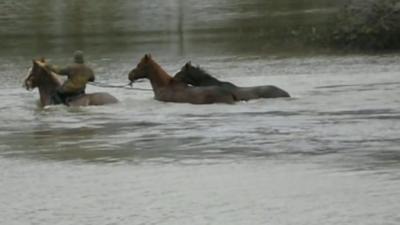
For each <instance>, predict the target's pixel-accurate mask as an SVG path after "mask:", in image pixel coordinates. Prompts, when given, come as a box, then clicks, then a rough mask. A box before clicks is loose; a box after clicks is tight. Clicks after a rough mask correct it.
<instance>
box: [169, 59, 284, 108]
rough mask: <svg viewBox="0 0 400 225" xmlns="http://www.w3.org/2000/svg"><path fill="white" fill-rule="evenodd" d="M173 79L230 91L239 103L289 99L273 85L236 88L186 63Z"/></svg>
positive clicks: (197, 85)
mask: <svg viewBox="0 0 400 225" xmlns="http://www.w3.org/2000/svg"><path fill="white" fill-rule="evenodd" d="M174 79H175V80H177V81H181V82H183V83H186V84H190V85H193V86H196V87H206V86H207V87H208V86H218V87H222V88H224V89H226V90H228V91H231V92H232V93H233V95H234V96H235V98H236V99H237V100H240V101H247V100H251V99H257V98H280V97H290V95H289V93H288V92H286V91H285V90H282V89H280V88H278V87H276V86H273V85H264V86H255V87H238V86H236V85H234V84H233V83H231V82H226V81H220V80H218V79H217V78H215V77H213V76H211V75H210V74H209V73H207V72H206V71H205V70H203V69H201V68H200V67H199V66H197V67H195V66H192V64H191V62H188V63H186V64H185V65H184V66H183V67H182V69H181V70H180V71H179V72H178V73H176V74H175V76H174Z"/></svg>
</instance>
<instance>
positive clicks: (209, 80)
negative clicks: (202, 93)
mask: <svg viewBox="0 0 400 225" xmlns="http://www.w3.org/2000/svg"><path fill="white" fill-rule="evenodd" d="M202 73H204V72H202ZM198 77H199V78H200V79H196V80H197V81H198V82H199V85H204V86H208V85H221V83H222V82H221V81H220V80H218V79H217V78H215V77H213V76H211V75H209V74H201V75H200V76H198Z"/></svg>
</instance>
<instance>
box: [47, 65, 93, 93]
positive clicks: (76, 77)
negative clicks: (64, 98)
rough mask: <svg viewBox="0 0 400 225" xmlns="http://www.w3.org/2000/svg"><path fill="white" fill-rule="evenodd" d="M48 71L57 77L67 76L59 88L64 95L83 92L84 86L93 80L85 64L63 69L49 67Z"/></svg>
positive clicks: (90, 70) (91, 71) (91, 72)
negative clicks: (57, 75)
mask: <svg viewBox="0 0 400 225" xmlns="http://www.w3.org/2000/svg"><path fill="white" fill-rule="evenodd" d="M49 69H50V70H51V71H53V72H55V73H57V74H59V75H64V76H68V79H67V80H66V81H65V82H64V84H63V85H62V87H61V91H62V92H64V93H71V94H73V93H80V92H82V91H85V89H86V84H87V83H88V82H89V81H90V82H93V81H94V80H95V76H94V72H93V70H92V69H90V68H89V67H88V66H86V65H85V64H79V63H75V64H72V65H70V66H67V67H65V68H58V67H57V66H49Z"/></svg>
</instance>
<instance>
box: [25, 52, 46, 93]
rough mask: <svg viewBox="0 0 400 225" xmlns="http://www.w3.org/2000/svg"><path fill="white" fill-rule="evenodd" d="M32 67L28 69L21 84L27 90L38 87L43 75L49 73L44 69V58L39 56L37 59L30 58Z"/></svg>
mask: <svg viewBox="0 0 400 225" xmlns="http://www.w3.org/2000/svg"><path fill="white" fill-rule="evenodd" d="M32 64H33V65H32V67H31V68H30V69H29V72H28V75H27V76H26V78H25V79H24V84H23V86H24V87H25V88H26V89H27V90H32V89H34V88H36V87H38V86H39V85H40V84H41V83H42V82H43V80H44V79H45V77H46V76H45V75H46V74H47V73H49V71H48V70H47V69H46V60H45V59H44V58H41V59H39V60H35V59H33V60H32Z"/></svg>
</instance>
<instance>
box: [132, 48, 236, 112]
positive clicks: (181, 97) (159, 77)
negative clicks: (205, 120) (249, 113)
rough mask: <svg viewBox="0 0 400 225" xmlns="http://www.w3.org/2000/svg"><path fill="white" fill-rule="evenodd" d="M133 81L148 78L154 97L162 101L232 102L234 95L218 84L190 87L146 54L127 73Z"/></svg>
mask: <svg viewBox="0 0 400 225" xmlns="http://www.w3.org/2000/svg"><path fill="white" fill-rule="evenodd" d="M128 78H129V80H130V81H131V82H132V83H133V82H134V81H136V80H139V79H144V78H147V79H149V80H150V83H151V86H152V88H153V92H154V98H155V99H157V100H159V101H164V102H181V103H192V104H213V103H233V102H234V101H235V98H234V96H233V95H232V93H231V92H230V91H228V90H225V89H224V88H221V87H218V86H209V87H192V86H189V85H187V84H186V83H184V82H182V81H180V80H177V79H174V78H173V77H171V76H170V75H169V74H168V73H167V72H166V71H165V70H164V69H163V68H161V66H160V65H158V64H157V63H156V62H155V61H154V60H153V59H152V57H151V55H148V54H146V55H145V56H144V57H143V58H142V59H141V60H140V62H139V63H138V65H137V66H136V68H134V69H132V70H131V71H130V73H129V75H128Z"/></svg>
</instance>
